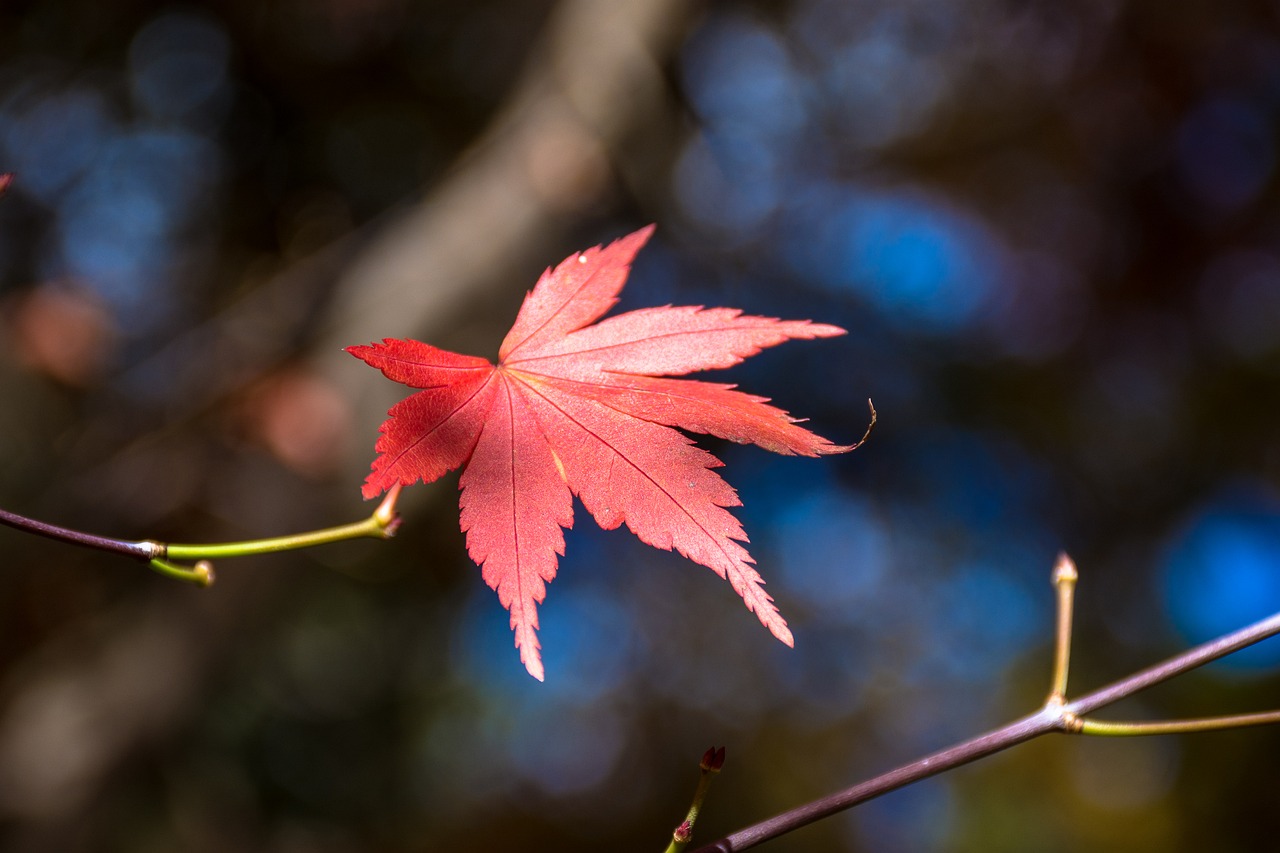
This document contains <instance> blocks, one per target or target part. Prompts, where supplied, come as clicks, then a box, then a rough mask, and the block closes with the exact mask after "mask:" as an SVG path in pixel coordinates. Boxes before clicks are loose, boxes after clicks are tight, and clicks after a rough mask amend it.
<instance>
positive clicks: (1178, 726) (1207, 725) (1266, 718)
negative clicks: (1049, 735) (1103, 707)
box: [1078, 711, 1280, 737]
mask: <svg viewBox="0 0 1280 853" xmlns="http://www.w3.org/2000/svg"><path fill="white" fill-rule="evenodd" d="M1272 723H1280V711H1260V712H1258V713H1256V714H1227V715H1225V716H1222V717H1201V718H1199V719H1194V720H1160V721H1158V722H1154V723H1144V722H1134V723H1116V722H1105V721H1103V720H1080V721H1079V724H1078V725H1079V728H1078V730H1079V732H1080V734H1082V735H1101V736H1102V737H1135V736H1140V735H1181V734H1191V733H1193V732H1217V731H1222V730H1224V729H1240V728H1244V727H1246V726H1266V725H1270V724H1272Z"/></svg>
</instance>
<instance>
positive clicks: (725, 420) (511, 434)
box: [347, 226, 853, 680]
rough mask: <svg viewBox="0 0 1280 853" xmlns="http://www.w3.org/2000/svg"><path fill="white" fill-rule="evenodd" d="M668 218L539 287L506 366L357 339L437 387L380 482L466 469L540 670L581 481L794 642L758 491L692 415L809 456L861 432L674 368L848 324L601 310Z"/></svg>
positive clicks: (418, 404)
mask: <svg viewBox="0 0 1280 853" xmlns="http://www.w3.org/2000/svg"><path fill="white" fill-rule="evenodd" d="M652 233H653V226H648V227H646V228H642V229H640V230H639V231H636V232H635V233H633V234H630V235H627V236H626V237H622V238H620V239H618V240H615V241H614V242H613V243H610V244H609V245H608V246H604V247H601V246H597V247H595V248H593V249H587V250H586V251H584V252H579V253H577V254H575V255H571V256H570V257H569V258H567V259H566V260H564V261H563V262H561V263H560V264H559V265H557V266H556V267H555V268H554V269H550V268H549V269H547V270H546V271H545V272H544V273H543V274H542V276H541V277H540V278H539V279H538V282H537V284H536V285H535V286H534V288H533V289H532V290H531V291H530V292H529V293H528V294H527V295H526V297H525V299H524V302H523V304H522V305H521V308H520V311H519V313H518V315H517V316H516V319H515V322H514V323H513V324H512V326H511V330H510V331H509V332H508V333H507V335H506V337H505V338H504V340H503V342H502V345H501V347H500V349H499V353H498V363H497V364H496V365H494V364H492V363H491V362H489V361H486V360H485V359H482V358H477V357H474V356H466V355H459V354H457V353H450V352H447V351H445V350H441V349H438V348H436V347H432V346H430V345H429V344H424V343H420V342H417V341H404V340H397V339H391V338H389V339H386V340H384V341H382V343H380V344H372V345H369V346H353V347H349V348H348V350H347V351H348V352H350V353H351V354H352V355H354V356H356V357H357V358H360V359H362V360H363V361H365V362H366V363H368V364H370V365H371V366H373V367H376V368H378V369H379V370H381V371H382V373H383V374H384V375H386V376H387V378H389V379H392V380H394V381H397V382H401V383H403V384H406V385H409V386H411V387H413V388H417V389H420V390H418V391H417V392H416V393H414V394H412V395H411V396H409V397H407V398H405V399H404V400H402V401H401V402H399V403H397V404H396V405H395V406H393V407H392V409H391V410H390V412H389V415H390V417H389V418H388V419H387V420H386V422H384V423H383V425H382V427H381V430H380V435H379V438H378V442H377V445H376V448H375V449H376V451H377V453H378V456H377V458H376V459H375V460H374V463H373V466H372V472H371V473H370V475H369V477H368V479H367V480H366V482H365V485H364V494H365V496H366V497H373V496H375V495H377V494H379V493H380V492H382V491H385V490H386V489H388V488H390V487H391V486H393V485H396V484H409V483H412V482H415V481H417V480H422V481H423V482H430V481H432V480H435V479H437V478H439V477H441V476H443V475H444V474H445V473H446V472H448V471H450V470H453V469H455V468H459V467H462V468H463V473H462V476H461V478H460V479H459V486H460V488H461V496H460V501H459V502H460V507H461V516H460V521H461V526H462V529H463V531H464V532H465V533H466V541H467V551H468V553H469V555H470V556H471V558H472V559H473V560H474V561H475V562H476V563H477V564H478V565H480V567H481V572H482V575H483V577H484V580H485V582H486V583H487V584H488V585H489V586H490V587H492V588H493V589H494V590H495V591H496V592H497V593H498V598H499V601H500V602H501V604H502V605H503V607H505V608H507V610H508V611H509V612H510V614H511V619H510V622H511V628H512V631H513V632H514V634H515V643H516V646H517V648H518V649H519V651H520V658H521V661H522V662H523V663H524V665H525V667H526V669H527V670H528V671H529V673H530V674H532V675H533V676H534V677H535V678H538V679H539V680H541V679H542V678H543V676H544V672H543V665H542V661H541V656H540V651H539V649H540V646H539V643H538V639H537V629H538V613H537V606H538V605H539V604H541V603H542V601H543V600H544V599H545V596H546V585H547V584H548V583H550V582H551V580H552V579H553V578H554V577H555V574H556V570H557V566H558V558H559V557H560V556H563V554H564V547H565V542H564V535H563V531H564V530H565V529H567V528H570V527H572V526H573V498H574V497H575V496H576V497H577V498H578V499H579V500H581V502H582V505H583V507H585V508H586V510H587V512H589V513H590V514H591V516H592V518H594V519H595V521H596V523H597V524H599V525H600V526H601V527H603V528H605V529H613V528H616V527H620V526H622V525H623V524H625V525H626V526H627V528H628V529H629V530H631V531H632V532H633V533H634V534H635V535H636V536H637V537H638V538H639V539H640V540H641V541H643V542H645V543H647V544H649V545H652V546H654V547H657V548H662V549H665V550H676V551H678V552H679V553H681V554H683V555H684V556H686V557H688V558H689V559H691V560H693V561H694V562H697V563H701V564H702V565H704V566H707V567H708V568H710V569H712V570H713V571H715V572H716V574H718V575H720V577H722V578H725V579H726V580H728V581H729V583H730V585H731V586H732V587H733V589H734V591H735V592H737V593H738V594H739V595H740V596H741V597H742V599H743V601H744V603H745V604H746V606H747V608H748V609H749V610H750V611H751V612H753V613H755V614H756V616H757V618H759V619H760V621H761V622H762V623H763V624H764V625H765V626H766V627H767V628H768V629H769V630H770V631H771V632H772V633H773V634H774V635H775V636H776V637H778V639H779V640H781V641H782V642H784V643H786V644H787V645H792V644H793V642H794V641H793V638H792V635H791V631H790V630H789V629H788V628H787V624H786V621H785V620H784V619H783V618H782V615H781V614H780V613H779V612H778V608H777V606H776V605H775V604H774V602H773V599H772V597H771V596H770V595H769V594H768V593H766V592H765V591H764V580H763V579H762V578H761V577H760V575H759V573H758V572H757V571H756V570H755V565H754V562H755V561H754V560H752V558H751V556H750V554H749V553H748V552H747V550H746V548H745V547H744V546H743V544H742V543H746V542H747V535H746V532H745V531H744V530H743V529H742V525H741V524H740V523H739V522H738V520H737V518H735V517H734V516H733V514H732V513H730V512H729V510H728V509H727V508H728V507H733V506H738V505H740V503H741V502H740V501H739V499H738V495H737V493H736V492H735V491H734V489H733V488H732V487H731V486H730V485H729V484H728V483H726V482H725V481H724V480H723V479H721V478H720V476H719V475H718V474H717V473H715V471H714V469H716V468H719V467H721V466H722V464H723V463H722V462H721V461H720V460H719V459H717V458H716V457H715V456H713V455H712V454H711V453H709V452H707V451H706V450H703V449H701V448H699V447H697V446H696V445H695V444H694V443H693V441H692V439H690V438H689V437H688V436H686V435H685V434H684V433H682V432H679V430H686V431H689V432H699V433H707V434H710V435H715V436H718V437H721V438H725V439H728V440H730V441H736V442H740V443H751V444H757V445H760V446H761V447H764V448H765V449H768V450H772V451H775V452H778V453H788V454H802V455H808V456H819V455H824V454H830V453H841V452H845V451H847V450H850V449H852V447H853V445H850V446H842V445H836V444H833V443H831V442H830V441H828V440H827V439H825V438H822V437H821V436H818V435H815V434H814V433H812V432H810V431H808V430H806V429H804V428H803V427H801V426H799V425H798V424H799V423H800V421H799V420H798V419H796V418H793V417H791V416H790V415H789V414H788V413H787V412H785V411H783V410H781V409H779V408H776V407H774V406H771V405H769V404H768V399H767V398H765V397H757V396H755V395H752V394H747V393H745V392H742V391H738V390H736V388H735V386H733V385H726V384H717V383H711V382H704V381H701V380H693V379H680V378H671V377H677V376H683V375H684V374H687V373H692V372H695V371H699V370H711V369H719V368H724V367H730V366H732V365H735V364H738V363H740V362H741V361H742V360H743V359H746V358H750V357H751V356H753V355H756V354H758V353H759V352H761V351H762V350H763V349H766V348H768V347H772V346H777V345H778V344H781V343H784V342H785V341H788V340H795V339H814V338H825V337H832V336H834V335H840V334H844V330H843V329H840V328H838V327H836V326H830V325H826V324H822V323H811V322H809V321H807V320H779V319H776V318H772V317H756V316H751V315H745V314H743V313H742V312H741V311H740V310H738V309H734V308H704V307H701V306H670V305H668V306H663V307H656V308H643V309H639V310H637V311H630V312H626V313H623V314H619V315H615V316H613V317H609V318H606V319H603V320H602V319H601V318H602V317H603V316H604V315H605V314H606V313H607V312H608V311H609V310H610V309H611V308H612V307H613V306H614V305H615V304H616V303H617V300H618V294H619V293H620V292H621V290H622V287H623V286H624V285H625V283H626V279H627V276H628V274H629V273H630V265H631V262H632V261H633V260H634V258H635V256H636V253H637V252H639V250H640V249H641V248H642V247H643V246H644V244H645V242H646V241H647V240H648V239H649V237H650V235H651V234H652Z"/></svg>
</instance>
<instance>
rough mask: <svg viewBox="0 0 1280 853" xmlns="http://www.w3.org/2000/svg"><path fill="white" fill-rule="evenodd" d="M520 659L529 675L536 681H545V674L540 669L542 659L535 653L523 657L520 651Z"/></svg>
mask: <svg viewBox="0 0 1280 853" xmlns="http://www.w3.org/2000/svg"><path fill="white" fill-rule="evenodd" d="M520 658H521V660H522V661H523V662H524V668H525V669H526V670H528V671H529V674H530V675H532V676H533V677H534V678H536V679H538V681H543V682H545V681H546V680H547V678H546V673H545V672H544V671H543V669H542V658H541V657H540V656H539V655H538V653H537V652H536V651H535V652H533V654H530V655H525V654H524V651H523V649H522V650H521V653H520Z"/></svg>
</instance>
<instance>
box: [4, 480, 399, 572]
mask: <svg viewBox="0 0 1280 853" xmlns="http://www.w3.org/2000/svg"><path fill="white" fill-rule="evenodd" d="M400 488H401V487H400V486H399V485H396V486H393V487H392V488H391V489H390V490H389V491H388V492H387V494H386V496H385V497H384V498H383V499H382V503H380V504H379V505H378V508H377V509H376V510H374V511H373V514H372V515H370V516H369V517H368V518H366V519H364V520H363V521H357V522H354V523H352V524H342V525H339V526H337V527H326V528H324V529H322V530H312V531H308V532H306V533H295V534H293V535H291V536H277V537H274V538H271V539H253V540H249V541H246V542H222V543H215V544H207V545H182V544H175V545H170V544H167V543H164V542H157V541H154V540H143V541H139V542H132V541H129V540H125V539H113V538H111V537H108V536H97V535H95V534H92V533H83V532H81V531H79V530H72V529H71V528H68V527H59V526H57V525H56V524H49V523H47V522H43V521H37V520H35V519H32V518H27V517H26V516H23V515H19V514H18V513H15V512H10V511H8V510H5V509H0V523H3V524H7V525H8V526H10V527H14V528H17V529H18V530H23V531H26V532H28V533H34V534H36V535H38V536H45V537H48V538H50V539H57V540H59V541H61V542H67V543H69V544H72V545H80V546H82V547H85V548H94V549H96V550H99V551H106V552H107V553H111V554H120V555H123V556H125V557H131V558H133V559H135V560H140V561H142V562H145V563H147V564H148V565H150V566H151V568H152V569H154V570H155V571H157V572H158V573H160V574H162V575H164V576H166V577H171V578H175V579H177V580H182V581H187V582H189V583H195V584H197V585H199V586H208V585H209V584H211V583H213V566H212V564H211V563H210V562H209V560H213V559H222V558H225V557H244V556H248V555H250V554H268V553H273V552H276V551H295V550H298V549H301V548H311V547H313V546H316V545H325V544H328V543H330V542H340V541H342V540H345V539H359V538H362V537H371V538H375V539H389V538H390V537H391V536H393V535H395V532H396V528H397V527H399V526H400V518H399V516H398V515H396V501H397V500H398V499H399V497H400ZM173 560H177V561H181V562H186V561H190V560H195V561H197V562H196V563H195V565H192V566H183V565H180V564H179V563H175V562H171V561H173Z"/></svg>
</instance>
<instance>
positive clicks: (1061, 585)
mask: <svg viewBox="0 0 1280 853" xmlns="http://www.w3.org/2000/svg"><path fill="white" fill-rule="evenodd" d="M1079 578H1080V573H1079V572H1078V571H1076V564H1075V563H1074V562H1072V560H1071V558H1070V557H1068V556H1067V555H1066V554H1065V553H1064V554H1059V555H1058V562H1057V565H1055V566H1054V567H1053V586H1054V588H1055V589H1056V590H1057V592H1058V622H1057V630H1056V632H1055V633H1054V644H1053V681H1052V686H1051V687H1050V689H1049V699H1048V701H1049V704H1053V705H1061V704H1063V703H1064V702H1066V699H1067V673H1068V671H1069V670H1070V668H1071V624H1072V622H1074V621H1075V592H1076V581H1077V580H1078V579H1079Z"/></svg>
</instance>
